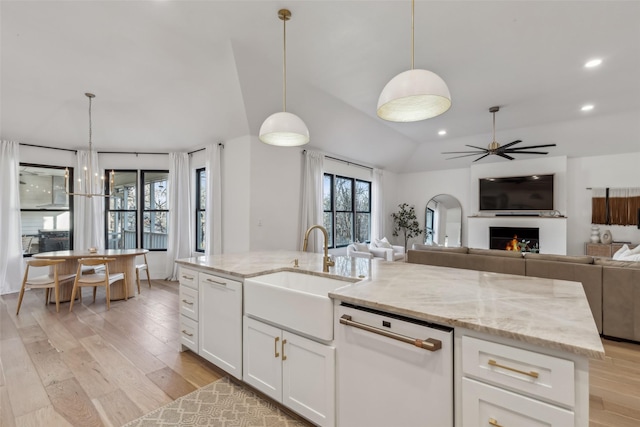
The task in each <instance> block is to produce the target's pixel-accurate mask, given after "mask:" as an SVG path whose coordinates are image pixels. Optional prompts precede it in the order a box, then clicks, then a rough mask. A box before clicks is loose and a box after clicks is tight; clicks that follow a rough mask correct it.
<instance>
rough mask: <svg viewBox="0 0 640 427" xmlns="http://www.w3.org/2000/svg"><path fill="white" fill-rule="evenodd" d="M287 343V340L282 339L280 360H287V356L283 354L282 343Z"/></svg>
mask: <svg viewBox="0 0 640 427" xmlns="http://www.w3.org/2000/svg"><path fill="white" fill-rule="evenodd" d="M286 343H287V340H282V360H283V361H284V360H287V356H285V355H284V345H285V344H286Z"/></svg>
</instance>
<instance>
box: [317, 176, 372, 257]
mask: <svg viewBox="0 0 640 427" xmlns="http://www.w3.org/2000/svg"><path fill="white" fill-rule="evenodd" d="M323 209H324V226H325V228H326V229H327V232H328V233H329V243H328V244H329V247H331V248H339V247H344V246H347V245H348V244H349V243H351V242H354V241H359V242H368V241H370V240H371V183H370V182H369V181H362V180H358V179H354V178H349V177H344V176H338V175H332V174H325V175H324V194H323Z"/></svg>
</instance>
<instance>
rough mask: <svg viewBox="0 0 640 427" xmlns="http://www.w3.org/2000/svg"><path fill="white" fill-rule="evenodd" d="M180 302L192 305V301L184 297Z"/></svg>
mask: <svg viewBox="0 0 640 427" xmlns="http://www.w3.org/2000/svg"><path fill="white" fill-rule="evenodd" d="M182 302H183V303H185V304H189V305H193V302H192V301H187V300H186V299H183V300H182Z"/></svg>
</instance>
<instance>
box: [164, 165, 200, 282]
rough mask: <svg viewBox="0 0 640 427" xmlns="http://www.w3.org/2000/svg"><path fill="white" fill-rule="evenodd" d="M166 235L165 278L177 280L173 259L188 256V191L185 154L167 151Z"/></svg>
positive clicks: (189, 249)
mask: <svg viewBox="0 0 640 427" xmlns="http://www.w3.org/2000/svg"><path fill="white" fill-rule="evenodd" d="M169 159H170V163H171V164H170V165H169V182H168V191H169V230H168V232H169V237H168V240H167V266H166V276H167V280H178V266H177V265H176V263H175V260H177V259H180V258H188V257H190V256H191V249H192V247H193V245H192V242H193V236H192V233H191V224H192V222H193V220H192V218H191V214H190V212H191V197H190V195H191V191H190V189H189V155H188V154H187V153H169Z"/></svg>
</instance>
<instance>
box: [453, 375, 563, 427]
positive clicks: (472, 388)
mask: <svg viewBox="0 0 640 427" xmlns="http://www.w3.org/2000/svg"><path fill="white" fill-rule="evenodd" d="M462 408H463V410H462V425H464V426H465V427H474V426H478V427H480V426H482V427H485V426H505V427H506V426H518V427H534V426H535V427H542V426H546V427H567V426H574V425H575V416H574V413H573V412H572V411H569V410H566V409H562V408H558V407H557V406H553V405H549V404H548V403H543V402H540V401H538V400H534V399H530V398H528V397H525V396H522V395H519V394H515V393H511V392H509V391H506V390H502V389H499V388H497V387H492V386H490V385H487V384H483V383H480V382H477V381H474V380H471V379H469V378H463V379H462Z"/></svg>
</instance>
